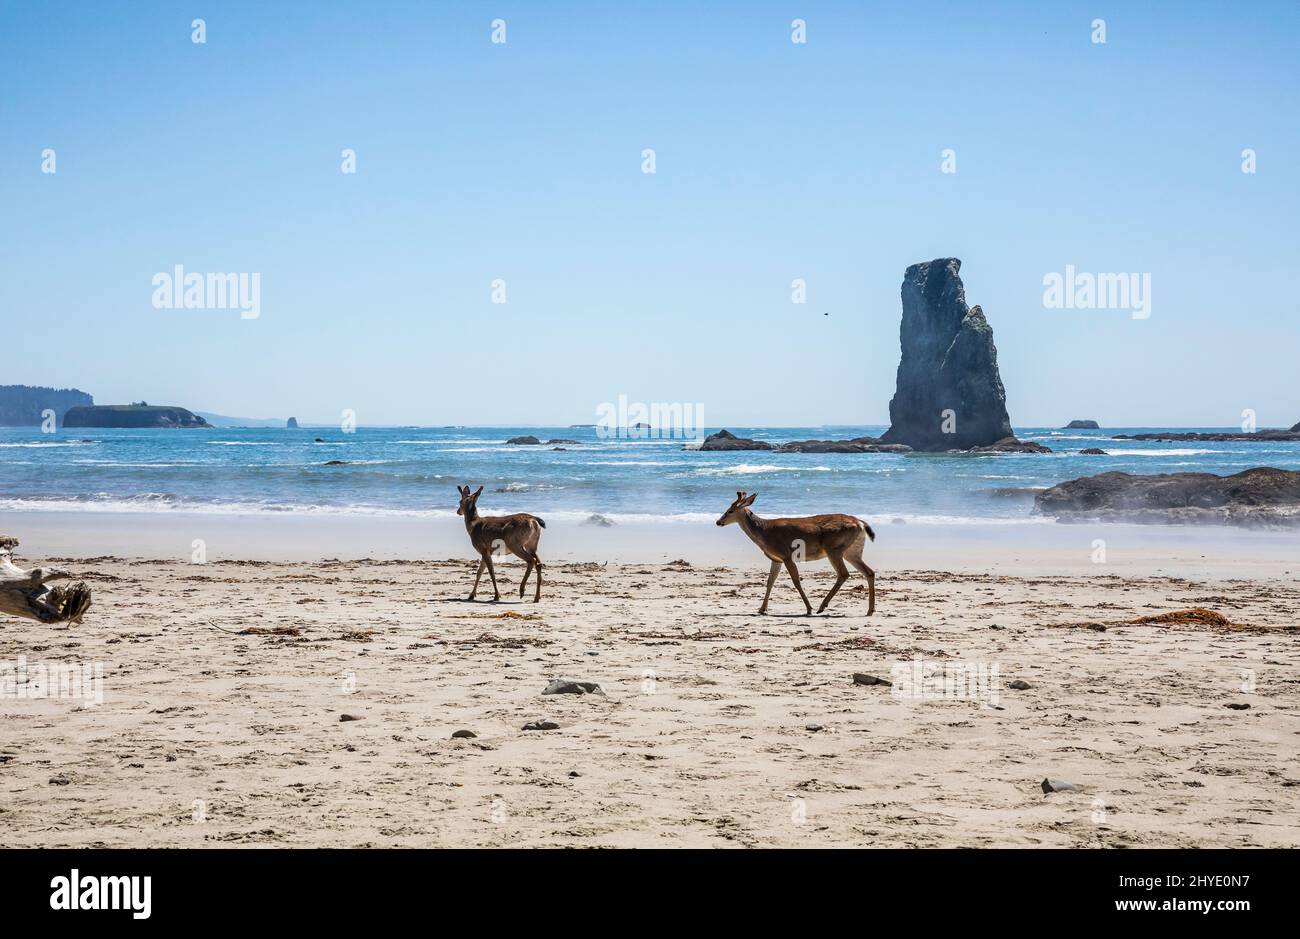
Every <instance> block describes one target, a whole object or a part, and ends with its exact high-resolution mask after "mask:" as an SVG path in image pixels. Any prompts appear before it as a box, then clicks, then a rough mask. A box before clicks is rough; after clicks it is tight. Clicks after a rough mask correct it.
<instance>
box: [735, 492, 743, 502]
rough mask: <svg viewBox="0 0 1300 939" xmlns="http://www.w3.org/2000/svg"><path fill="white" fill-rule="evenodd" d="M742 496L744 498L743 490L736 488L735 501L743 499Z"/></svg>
mask: <svg viewBox="0 0 1300 939" xmlns="http://www.w3.org/2000/svg"><path fill="white" fill-rule="evenodd" d="M743 498H745V494H744V493H743V492H741V491H740V490H739V489H737V490H736V501H737V502H739V501H740V500H741V499H743Z"/></svg>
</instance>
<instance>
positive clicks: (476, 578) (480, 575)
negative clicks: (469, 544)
mask: <svg viewBox="0 0 1300 939" xmlns="http://www.w3.org/2000/svg"><path fill="white" fill-rule="evenodd" d="M482 579H483V555H481V554H480V555H479V558H478V573H477V574H475V575H474V589H473V590H471V591H470V592H469V598H470V599H471V600H473V599H474V597H475V595H476V594H477V593H478V582H479V581H480V580H482Z"/></svg>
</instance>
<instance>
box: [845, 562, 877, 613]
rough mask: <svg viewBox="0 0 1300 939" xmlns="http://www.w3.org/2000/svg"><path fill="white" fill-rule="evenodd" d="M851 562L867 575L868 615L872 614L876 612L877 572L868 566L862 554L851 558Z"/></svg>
mask: <svg viewBox="0 0 1300 939" xmlns="http://www.w3.org/2000/svg"><path fill="white" fill-rule="evenodd" d="M849 563H850V564H852V565H853V566H854V567H856V568H857V569H858V570H860V571H862V573H864V574H866V575H867V615H868V616H870V615H871V614H872V613H874V612H876V572H875V571H873V570H872V569H871V568H869V567H867V562H866V561H864V560H862V557H861V555H859V556H858V557H855V558H849Z"/></svg>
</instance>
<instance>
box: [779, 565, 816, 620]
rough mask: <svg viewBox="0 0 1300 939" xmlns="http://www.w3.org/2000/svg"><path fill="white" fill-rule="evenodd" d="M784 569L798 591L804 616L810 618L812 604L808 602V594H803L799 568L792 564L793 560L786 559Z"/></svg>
mask: <svg viewBox="0 0 1300 939" xmlns="http://www.w3.org/2000/svg"><path fill="white" fill-rule="evenodd" d="M785 569H786V570H787V571H789V572H790V579H791V580H793V581H794V587H795V589H796V590H798V591H799V596H800V598H801V599H802V600H803V605H804V608H805V612H804V615H805V616H812V604H811V603H809V602H808V594H806V593H804V592H803V583H802V582H800V580H799V567H798V566H797V565H796V564H795V563H794V558H786V561H785Z"/></svg>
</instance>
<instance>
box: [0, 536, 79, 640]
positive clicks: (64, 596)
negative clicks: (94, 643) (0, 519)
mask: <svg viewBox="0 0 1300 939" xmlns="http://www.w3.org/2000/svg"><path fill="white" fill-rule="evenodd" d="M17 546H18V539H17V538H12V537H10V536H9V535H0V613H7V614H8V615H10V616H21V617H24V618H25V619H34V620H39V621H41V622H42V623H68V624H72V623H80V622H81V617H82V616H84V615H85V613H86V610H88V609H90V588H89V587H87V586H86V585H85V583H83V582H82V581H78V582H77V583H75V584H71V585H68V586H58V587H51V586H49V584H48V582H49V581H51V580H67V579H68V578H70V577H71V576H72V575H71V574H69V573H68V572H67V571H61V570H58V569H56V568H51V567H37V568H33V569H32V570H30V571H25V570H23V569H22V568H20V567H18V566H17V565H16V564H14V561H13V552H14V548H16V547H17Z"/></svg>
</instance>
